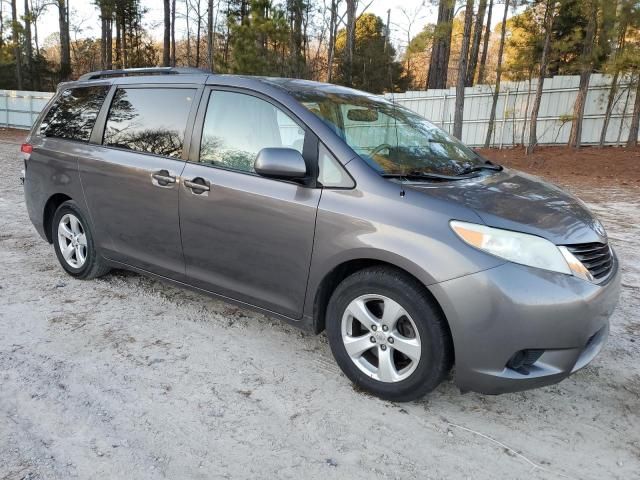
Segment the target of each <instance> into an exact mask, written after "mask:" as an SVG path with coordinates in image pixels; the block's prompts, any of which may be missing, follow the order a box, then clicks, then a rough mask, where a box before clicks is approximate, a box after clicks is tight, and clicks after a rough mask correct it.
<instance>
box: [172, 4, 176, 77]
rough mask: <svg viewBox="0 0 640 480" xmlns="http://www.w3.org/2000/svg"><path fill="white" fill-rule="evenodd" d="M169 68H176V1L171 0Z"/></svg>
mask: <svg viewBox="0 0 640 480" xmlns="http://www.w3.org/2000/svg"><path fill="white" fill-rule="evenodd" d="M171 66H172V67H175V66H176V0H171Z"/></svg>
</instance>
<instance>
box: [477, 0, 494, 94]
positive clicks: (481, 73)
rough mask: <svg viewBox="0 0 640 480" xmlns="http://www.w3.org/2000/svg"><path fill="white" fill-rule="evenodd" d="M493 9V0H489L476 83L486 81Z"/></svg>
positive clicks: (480, 83)
mask: <svg viewBox="0 0 640 480" xmlns="http://www.w3.org/2000/svg"><path fill="white" fill-rule="evenodd" d="M492 11H493V0H489V12H488V13H487V26H486V28H485V31H484V39H483V40H482V56H481V57H480V66H479V67H478V84H479V85H483V84H484V83H486V81H487V79H486V74H485V69H486V66H487V52H488V51H489V40H490V39H491V13H492Z"/></svg>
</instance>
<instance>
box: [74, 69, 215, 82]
mask: <svg viewBox="0 0 640 480" xmlns="http://www.w3.org/2000/svg"><path fill="white" fill-rule="evenodd" d="M199 73H200V74H202V73H212V72H211V71H209V70H203V69H201V68H182V67H149V68H124V69H119V70H99V71H97V72H89V73H85V74H84V75H82V76H81V77H80V78H78V80H97V79H99V78H111V77H129V76H135V75H176V74H199Z"/></svg>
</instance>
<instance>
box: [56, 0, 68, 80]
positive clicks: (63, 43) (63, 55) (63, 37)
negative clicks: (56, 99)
mask: <svg viewBox="0 0 640 480" xmlns="http://www.w3.org/2000/svg"><path fill="white" fill-rule="evenodd" d="M58 24H59V27H60V80H61V81H65V80H69V78H70V77H71V41H70V39H69V6H68V4H67V0H58Z"/></svg>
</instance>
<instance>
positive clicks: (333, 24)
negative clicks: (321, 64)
mask: <svg viewBox="0 0 640 480" xmlns="http://www.w3.org/2000/svg"><path fill="white" fill-rule="evenodd" d="M339 3H340V0H331V12H330V15H329V45H328V47H327V48H328V55H327V56H328V59H327V81H328V82H331V78H332V77H333V56H334V54H335V51H336V34H337V31H338V5H339Z"/></svg>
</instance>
